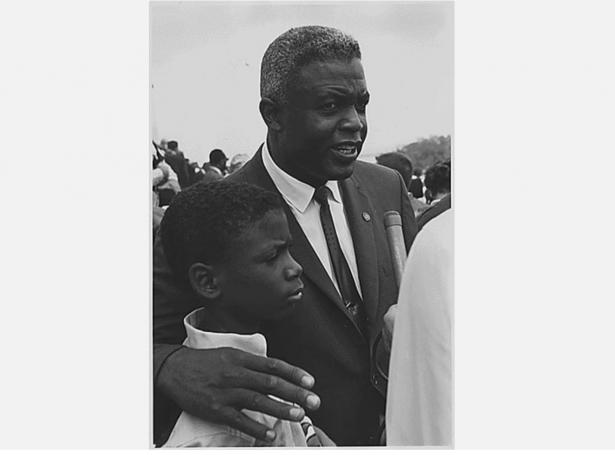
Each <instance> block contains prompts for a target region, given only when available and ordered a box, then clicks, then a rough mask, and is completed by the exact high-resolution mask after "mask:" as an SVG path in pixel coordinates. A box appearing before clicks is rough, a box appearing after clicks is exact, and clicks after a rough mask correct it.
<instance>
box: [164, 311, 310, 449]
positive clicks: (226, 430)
mask: <svg viewBox="0 0 615 455" xmlns="http://www.w3.org/2000/svg"><path fill="white" fill-rule="evenodd" d="M202 311H203V308H199V309H197V310H194V311H193V312H191V313H190V314H188V316H186V317H185V318H184V327H185V328H186V334H187V335H188V336H187V338H186V340H185V341H184V345H185V346H188V347H190V348H193V349H210V348H221V347H229V348H236V349H240V350H242V351H246V352H249V353H251V354H255V355H260V356H266V353H267V342H266V341H265V337H264V336H263V335H261V334H260V333H255V334H252V335H239V334H236V333H216V332H205V331H203V330H200V329H199V328H198V327H199V321H200V319H201V317H202ZM270 397H271V398H273V399H278V400H279V398H276V397H273V396H270ZM242 412H243V413H244V414H246V415H247V416H248V417H250V418H252V419H253V420H255V421H257V422H259V423H261V424H263V425H265V426H267V427H269V428H273V430H274V431H275V432H276V439H275V440H274V441H273V442H272V443H271V444H270V445H272V446H284V447H305V446H307V443H306V435H305V434H304V432H303V429H302V428H301V424H300V423H298V422H290V421H288V420H281V419H277V418H275V417H271V416H269V415H267V414H263V413H261V412H256V411H250V410H248V409H244V410H243V411H242ZM304 421H305V422H307V423H309V424H310V425H311V420H310V419H309V418H308V417H307V416H306V417H305V418H304ZM312 431H313V429H312ZM308 436H309V435H308ZM255 445H264V444H263V443H259V442H258V441H256V440H255V439H254V438H253V437H252V436H249V435H247V434H245V433H242V432H240V431H238V430H235V429H234V428H231V427H229V426H226V425H218V424H217V423H213V422H208V421H206V420H202V419H199V418H198V417H195V416H193V415H190V414H188V413H186V412H182V413H181V415H180V416H179V418H178V419H177V422H176V423H175V427H174V428H173V431H172V432H171V435H170V436H169V439H168V440H167V442H166V443H165V445H164V447H251V446H255Z"/></svg>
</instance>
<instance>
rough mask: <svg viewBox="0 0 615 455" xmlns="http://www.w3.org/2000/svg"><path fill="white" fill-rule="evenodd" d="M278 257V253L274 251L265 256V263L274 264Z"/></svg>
mask: <svg viewBox="0 0 615 455" xmlns="http://www.w3.org/2000/svg"><path fill="white" fill-rule="evenodd" d="M278 256H279V251H275V252H273V253H271V254H270V255H268V256H267V258H266V259H265V261H266V262H274V261H275V260H276V259H277V258H278Z"/></svg>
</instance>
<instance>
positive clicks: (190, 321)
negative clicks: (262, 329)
mask: <svg viewBox="0 0 615 455" xmlns="http://www.w3.org/2000/svg"><path fill="white" fill-rule="evenodd" d="M204 310H205V309H204V308H199V309H197V310H194V311H193V312H191V313H190V314H188V316H186V317H185V318H184V327H185V328H186V334H187V337H186V340H185V341H184V346H187V347H189V348H193V349H210V348H235V349H239V350H241V351H246V352H249V353H250V354H254V355H260V356H263V357H264V356H266V355H267V341H266V340H265V337H264V336H263V335H261V334H260V333H254V334H252V335H240V334H237V333H218V332H206V331H204V330H200V329H199V328H198V327H199V326H200V324H199V321H200V320H201V318H202V317H203V316H204V313H205V311H204Z"/></svg>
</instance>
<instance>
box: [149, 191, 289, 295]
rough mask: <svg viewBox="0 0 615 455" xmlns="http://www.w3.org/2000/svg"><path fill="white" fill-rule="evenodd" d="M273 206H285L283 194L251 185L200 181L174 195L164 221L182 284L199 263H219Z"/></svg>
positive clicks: (163, 234)
mask: <svg viewBox="0 0 615 455" xmlns="http://www.w3.org/2000/svg"><path fill="white" fill-rule="evenodd" d="M272 210H282V201H281V199H280V197H279V196H278V195H277V194H275V193H272V192H270V191H266V190H264V189H262V188H260V187H258V186H255V185H251V184H247V183H232V182H226V181H216V182H210V183H197V184H195V185H192V186H191V187H189V188H187V189H185V190H184V191H182V192H180V193H178V194H177V196H175V198H174V199H173V202H172V203H171V205H170V206H169V208H168V209H167V210H166V212H165V214H164V218H163V219H162V222H161V224H160V234H161V237H162V246H163V249H164V254H165V256H166V258H167V261H168V262H169V265H170V267H171V270H172V271H173V273H174V274H175V276H176V277H177V279H178V281H179V282H180V283H182V284H183V285H184V286H186V285H188V284H189V281H188V269H189V268H190V266H191V265H192V264H195V263H197V262H200V263H205V264H212V263H220V262H221V261H224V260H226V259H227V258H228V257H229V254H230V253H232V252H233V244H234V242H235V241H236V240H237V238H238V237H239V236H240V235H241V234H242V233H243V232H244V231H245V230H246V229H248V228H249V227H251V226H253V225H254V224H255V223H256V222H257V221H259V220H260V219H262V218H263V217H264V216H265V215H266V214H267V213H268V212H270V211H272Z"/></svg>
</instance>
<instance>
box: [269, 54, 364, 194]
mask: <svg viewBox="0 0 615 455" xmlns="http://www.w3.org/2000/svg"><path fill="white" fill-rule="evenodd" d="M288 101H289V104H288V105H286V106H283V107H282V108H281V110H280V114H281V115H280V124H281V127H282V128H281V131H280V152H279V155H278V161H279V164H280V167H282V168H283V169H284V170H285V171H286V172H288V173H289V174H291V175H292V176H293V177H295V178H297V179H299V180H301V181H303V182H305V183H308V184H310V185H312V186H315V187H316V186H320V185H322V184H323V183H324V182H326V181H327V180H342V179H345V178H347V177H350V175H351V174H352V171H353V169H354V164H355V161H356V159H357V157H358V155H359V153H360V152H361V148H362V146H363V141H364V140H365V137H366V136H367V119H366V115H365V110H366V105H367V103H368V101H369V93H368V91H367V86H366V84H365V75H364V74H363V66H362V65H361V61H360V60H359V59H356V58H355V59H352V60H350V61H343V60H332V61H328V62H325V63H323V62H312V63H310V64H309V65H306V66H304V67H303V68H301V70H300V71H299V73H298V74H297V76H296V77H295V78H294V80H293V81H292V82H291V84H290V87H289V91H288Z"/></svg>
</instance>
